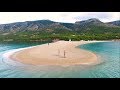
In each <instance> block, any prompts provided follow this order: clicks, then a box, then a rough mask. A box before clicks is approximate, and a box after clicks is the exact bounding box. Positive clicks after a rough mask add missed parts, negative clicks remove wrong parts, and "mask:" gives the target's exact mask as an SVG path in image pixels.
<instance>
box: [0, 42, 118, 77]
mask: <svg viewBox="0 0 120 90" xmlns="http://www.w3.org/2000/svg"><path fill="white" fill-rule="evenodd" d="M45 43H46V42H44V43H43V42H31V43H27V42H26V43H25V42H23V43H22V42H19V43H18V42H17V43H11V42H9V43H6V42H2V43H0V78H120V41H110V42H97V43H90V44H84V45H80V46H77V47H76V48H80V49H84V50H88V51H90V52H93V53H95V54H96V55H97V56H98V59H99V60H100V61H101V62H100V63H99V64H96V65H74V66H66V67H63V66H44V65H30V64H23V63H20V62H18V61H15V60H11V59H10V58H7V57H5V54H6V53H8V52H12V51H15V50H19V49H23V48H28V47H31V46H36V45H42V44H45ZM41 53H42V52H41Z"/></svg>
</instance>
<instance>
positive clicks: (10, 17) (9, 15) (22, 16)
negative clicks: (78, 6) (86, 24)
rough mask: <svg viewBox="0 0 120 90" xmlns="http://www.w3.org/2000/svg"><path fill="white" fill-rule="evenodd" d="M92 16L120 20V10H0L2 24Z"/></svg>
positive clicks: (85, 18)
mask: <svg viewBox="0 0 120 90" xmlns="http://www.w3.org/2000/svg"><path fill="white" fill-rule="evenodd" d="M90 18H98V19H99V20H101V21H102V22H110V21H115V20H120V12H0V24H7V23H13V22H24V21H35V20H44V19H45V20H52V21H56V22H67V23H75V22H76V21H82V20H87V19H90Z"/></svg>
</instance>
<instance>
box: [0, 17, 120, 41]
mask: <svg viewBox="0 0 120 90" xmlns="http://www.w3.org/2000/svg"><path fill="white" fill-rule="evenodd" d="M55 38H59V39H65V40H68V39H69V38H73V39H74V40H81V39H86V38H87V39H92V40H93V39H99V40H100V39H120V26H119V21H116V22H115V21H114V22H109V23H104V22H101V21H100V20H99V19H96V18H91V19H88V20H83V21H76V22H75V23H62V22H54V21H51V20H37V21H26V22H16V23H10V24H1V25H0V40H1V41H4V40H6V41H10V40H11V41H12V40H13V41H14V40H24V41H25V40H28V41H29V40H33V41H34V40H41V39H42V40H43V39H44V40H45V39H55Z"/></svg>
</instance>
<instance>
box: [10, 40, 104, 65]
mask: <svg viewBox="0 0 120 90" xmlns="http://www.w3.org/2000/svg"><path fill="white" fill-rule="evenodd" d="M96 42H106V41H58V42H54V43H49V45H48V44H42V45H37V46H32V47H27V48H23V49H20V50H18V51H15V52H13V53H11V54H10V55H8V58H10V59H12V60H14V61H18V62H21V63H23V64H32V65H60V66H69V65H94V64H95V65H96V64H98V63H100V61H99V60H98V57H97V55H96V54H94V53H92V52H90V51H87V50H83V49H80V48H77V46H79V45H83V44H88V43H96ZM58 49H59V50H60V52H61V53H60V54H61V55H59V56H58V55H57V54H58V51H57V50H58ZM64 50H65V51H66V58H63V51H64Z"/></svg>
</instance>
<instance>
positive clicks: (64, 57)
mask: <svg viewBox="0 0 120 90" xmlns="http://www.w3.org/2000/svg"><path fill="white" fill-rule="evenodd" d="M65 55H66V52H65V50H64V58H66V56H65Z"/></svg>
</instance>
